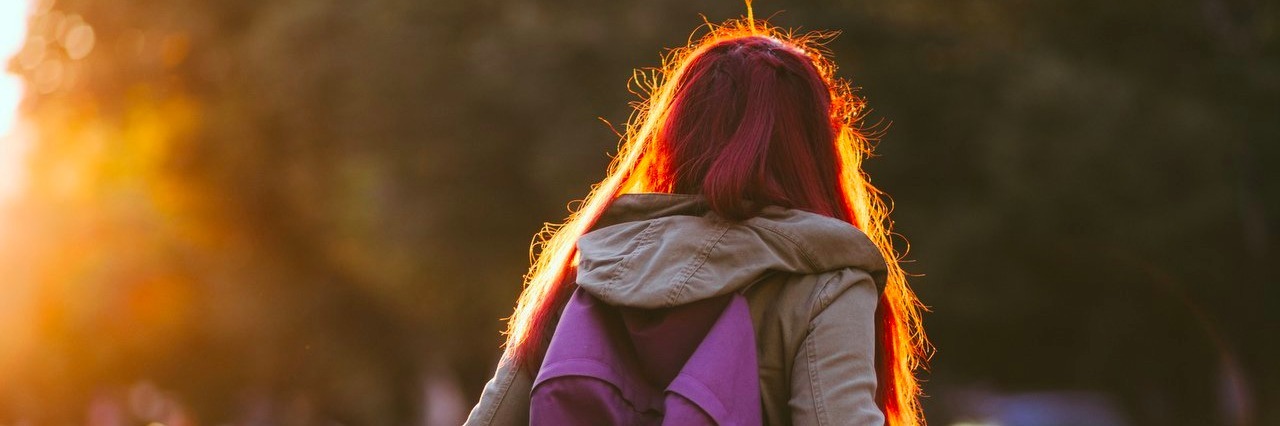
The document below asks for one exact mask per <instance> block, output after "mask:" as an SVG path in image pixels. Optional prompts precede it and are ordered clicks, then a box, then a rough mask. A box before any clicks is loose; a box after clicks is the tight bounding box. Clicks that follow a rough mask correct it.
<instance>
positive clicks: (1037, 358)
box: [0, 0, 1280, 426]
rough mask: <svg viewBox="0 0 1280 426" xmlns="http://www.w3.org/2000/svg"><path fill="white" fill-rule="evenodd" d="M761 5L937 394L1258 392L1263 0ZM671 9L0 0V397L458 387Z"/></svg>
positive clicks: (409, 416) (579, 4)
mask: <svg viewBox="0 0 1280 426" xmlns="http://www.w3.org/2000/svg"><path fill="white" fill-rule="evenodd" d="M779 11H781V13H777V14H776V15H773V18H772V21H773V22H774V23H775V24H778V25H781V26H784V27H802V29H804V30H808V29H829V30H840V31H842V32H843V34H842V35H841V36H840V37H839V38H837V39H836V40H835V41H834V42H832V43H830V45H829V47H830V48H831V50H832V51H833V52H834V53H835V56H836V61H837V63H838V64H839V65H840V66H841V67H842V68H841V70H840V74H841V75H842V76H844V77H846V78H849V79H851V80H852V81H853V82H854V85H855V86H859V87H861V89H860V92H859V93H860V94H861V95H863V96H864V97H866V98H867V100H868V102H869V105H870V106H871V108H872V111H871V112H870V114H869V115H868V116H867V118H866V119H867V121H868V123H880V124H879V126H880V127H878V128H879V129H882V130H884V132H883V136H882V137H881V138H880V141H879V149H878V152H879V154H880V155H879V157H877V158H874V159H872V160H871V161H870V162H869V163H868V164H867V167H868V169H869V171H870V173H871V174H872V177H873V181H874V182H875V183H877V184H878V185H879V186H881V187H882V188H883V189H885V190H886V191H887V192H888V193H889V194H891V195H892V197H893V200H894V202H895V203H894V205H895V210H894V219H895V221H896V229H897V230H898V232H899V233H901V234H902V235H903V238H902V239H900V243H901V244H902V246H901V248H903V249H905V248H906V247H907V244H908V242H909V243H910V251H909V253H908V254H907V258H908V259H910V260H912V262H910V263H907V264H906V265H905V266H906V268H907V269H908V271H909V272H911V273H914V274H918V276H916V277H915V278H914V279H913V280H912V283H913V285H914V286H915V288H916V289H917V291H918V292H919V294H920V295H921V297H922V298H923V300H924V302H925V303H926V304H928V305H929V306H931V307H932V313H930V314H929V315H928V316H927V317H926V325H927V327H928V330H929V334H930V336H931V338H932V340H933V342H934V344H935V345H936V346H937V353H936V355H935V356H934V358H933V361H932V363H931V371H929V372H928V373H926V374H924V377H925V378H926V380H927V381H926V382H925V384H924V388H925V391H926V393H927V395H928V397H927V398H926V399H925V400H924V402H925V408H926V412H927V414H928V417H929V419H930V422H931V423H932V424H935V425H962V424H964V425H1006V426H1007V425H1276V424H1280V368H1277V366H1278V364H1277V361H1276V360H1277V359H1280V341H1278V340H1280V339H1278V337H1277V336H1278V335H1280V290H1277V285H1280V273H1277V266H1280V229H1277V228H1278V227H1280V167H1278V165H1280V51H1278V49H1280V46H1278V43H1277V42H1278V41H1280V5H1277V4H1276V3H1275V2H1267V1H1261V0H1173V1H1156V0H1135V1H1110V0H1076V1H1066V0H1062V1H1037V2H1028V1H994V0H958V1H943V0H933V1H929V0H892V1H890V0H865V1H826V2H800V1H781V0H778V1H757V4H756V15H757V16H769V15H771V14H774V13H775V12H779ZM700 13H701V14H705V15H706V18H707V19H708V20H710V21H713V22H716V21H721V20H724V19H727V18H732V17H736V16H740V15H742V14H744V13H745V10H744V8H743V6H742V4H741V3H740V2H737V1H732V0H716V1H710V0H706V1H704V0H649V1H625V2H623V1H609V2H602V1H585V0H562V1H530V0H520V1H518V0H468V1H462V0H435V1H415V0H360V1H354V0H352V1H338V0H274V1H260V0H219V1H197V0H170V1H159V0H142V1H139V0H130V1H125V0H37V1H28V0H2V1H0V20H2V22H0V55H3V57H4V58H6V60H5V62H4V64H5V70H6V71H7V73H5V74H4V75H3V78H0V135H4V136H3V139H0V424H3V425H64V424H92V425H132V424H166V425H209V424H212V425H217V424H246V425H272V424H286V425H294V424H297V425H302V424H350V425H365V424H368V425H384V424H385V425H393V424H406V425H407V424H421V425H450V424H458V423H460V421H461V419H462V417H463V416H465V414H466V412H467V410H469V408H470V406H471V404H472V403H474V401H475V400H476V399H477V398H478V395H479V392H480V389H481V387H482V386H483V384H484V382H485V380H487V378H488V376H489V374H490V373H491V371H492V368H493V367H494V364H495V362H496V360H497V356H498V355H499V345H500V343H501V337H500V336H499V334H498V332H499V330H500V329H501V328H502V327H503V323H502V321H501V320H500V319H501V318H504V317H506V316H507V315H508V314H509V313H510V312H511V309H512V307H513V306H514V301H515V298H516V296H517V294H518V292H519V290H520V283H521V275H522V274H523V273H524V271H525V269H526V267H527V265H528V261H529V259H528V244H529V242H530V237H531V236H532V235H533V234H534V233H535V232H537V231H538V230H539V229H540V228H541V226H542V224H543V222H557V221H560V220H561V219H563V217H564V216H565V215H566V214H567V210H566V205H567V204H568V203H569V201H571V200H574V199H579V198H581V197H583V196H584V195H585V194H586V193H587V191H588V189H589V185H590V184H592V183H593V182H595V181H597V180H598V179H600V178H601V177H602V176H603V171H604V167H605V165H606V164H607V163H608V160H609V154H610V153H612V152H613V150H614V149H615V148H616V145H617V142H618V141H617V137H616V136H615V135H614V133H613V132H612V131H611V130H610V129H609V128H608V126H606V125H605V124H603V123H602V122H601V121H600V120H598V119H597V117H599V118H603V119H605V120H608V121H610V122H613V123H615V125H618V126H621V124H622V123H623V122H625V120H626V117H627V116H628V114H629V112H630V110H629V107H628V102H630V101H634V100H636V97H635V96H634V95H632V94H630V93H628V91H627V85H626V82H627V80H628V78H629V77H630V76H631V73H632V70H633V69H635V68H639V67H648V66H656V65H657V64H658V63H659V58H660V54H661V53H662V52H664V49H665V48H668V47H676V46H680V45H683V44H684V43H685V42H686V40H687V39H688V37H689V34H690V32H691V31H692V30H694V28H695V27H697V26H698V25H700V24H701V23H702V22H703V18H702V17H700V16H699V14H700Z"/></svg>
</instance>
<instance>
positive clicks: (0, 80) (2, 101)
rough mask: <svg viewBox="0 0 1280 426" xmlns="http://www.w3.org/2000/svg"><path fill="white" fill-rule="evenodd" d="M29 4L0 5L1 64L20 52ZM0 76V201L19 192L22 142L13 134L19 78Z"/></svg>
mask: <svg viewBox="0 0 1280 426" xmlns="http://www.w3.org/2000/svg"><path fill="white" fill-rule="evenodd" d="M30 6H31V3H29V2H26V1H18V0H12V1H5V2H0V58H3V61H2V62H0V63H3V64H7V63H8V62H9V59H10V58H12V57H13V56H14V55H16V54H18V51H20V50H22V46H23V40H24V39H25V38H26V37H25V36H26V34H27V16H28V14H29V10H30ZM5 68H6V70H5V71H4V72H2V73H0V201H4V200H7V199H9V198H11V197H12V196H14V195H15V193H17V192H18V191H19V190H20V189H21V185H20V181H21V179H22V157H23V152H25V149H23V143H22V140H21V139H20V138H19V135H18V132H15V131H14V126H15V123H16V122H17V120H18V103H19V102H21V101H22V79H21V78H20V77H18V76H17V75H14V74H12V73H10V72H9V71H8V70H7V68H8V67H7V66H6V67H5Z"/></svg>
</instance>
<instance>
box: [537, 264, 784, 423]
mask: <svg viewBox="0 0 1280 426" xmlns="http://www.w3.org/2000/svg"><path fill="white" fill-rule="evenodd" d="M621 311H622V312H621V313H620V312H619V309H615V308H613V307H610V306H607V305H605V304H604V303H601V302H600V301H598V300H596V299H595V298H594V297H592V296H591V295H590V294H587V293H586V292H584V291H583V290H581V289H579V290H577V291H575V292H574V294H573V296H572V297H571V298H570V299H569V302H568V304H567V305H566V306H565V309H564V313H563V314H562V316H561V317H560V323H559V324H558V325H557V327H556V331H555V334H553V336H552V339H551V344H550V346H549V347H548V348H547V353H546V358H545V359H544V360H543V364H542V368H541V369H540V370H539V372H538V376H537V378H535V380H534V384H533V394H532V395H531V400H530V411H529V413H530V424H532V425H601V424H614V425H759V424H760V423H761V417H760V388H759V386H760V385H759V376H758V373H757V368H758V367H757V365H756V345H755V333H754V331H753V330H752V327H751V316H750V313H749V312H748V310H747V303H746V299H745V298H744V297H743V296H742V295H740V294H737V293H733V294H731V295H729V296H725V297H722V298H716V299H708V300H706V301H702V302H696V303H691V304H688V305H684V306H679V307H675V308H670V309H661V310H647V311H642V310H635V309H622V310H621ZM637 354H639V356H637Z"/></svg>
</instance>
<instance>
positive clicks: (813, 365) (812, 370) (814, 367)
mask: <svg viewBox="0 0 1280 426" xmlns="http://www.w3.org/2000/svg"><path fill="white" fill-rule="evenodd" d="M813 331H814V327H813V325H810V326H809V336H808V337H806V338H805V340H806V341H807V342H808V343H807V344H806V345H805V346H806V349H808V351H807V352H808V356H807V357H806V358H808V365H809V393H810V394H812V395H813V414H814V418H815V419H817V421H818V424H819V425H825V424H827V423H829V422H827V406H826V401H825V399H824V398H823V396H822V378H821V376H819V374H818V361H817V356H818V355H817V354H818V348H817V342H816V340H817V339H814V338H813Z"/></svg>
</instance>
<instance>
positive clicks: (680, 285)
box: [666, 222, 729, 306]
mask: <svg viewBox="0 0 1280 426" xmlns="http://www.w3.org/2000/svg"><path fill="white" fill-rule="evenodd" d="M716 228H717V233H718V235H715V236H714V237H713V238H707V241H706V242H705V243H703V245H702V248H701V249H700V250H698V255H697V256H695V257H694V258H693V259H692V260H690V262H689V263H687V264H685V267H684V268H683V269H682V270H681V271H680V274H679V275H676V278H675V280H674V284H675V285H673V286H672V287H671V292H669V293H667V301H666V305H667V306H674V303H675V301H677V300H680V296H682V295H684V292H685V290H687V289H688V288H689V279H690V278H693V274H694V273H696V272H698V270H699V269H702V265H704V264H706V263H707V258H709V257H711V251H712V250H715V248H716V246H718V245H720V241H722V240H724V236H725V234H728V233H729V224H728V223H723V222H722V223H718V224H716Z"/></svg>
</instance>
